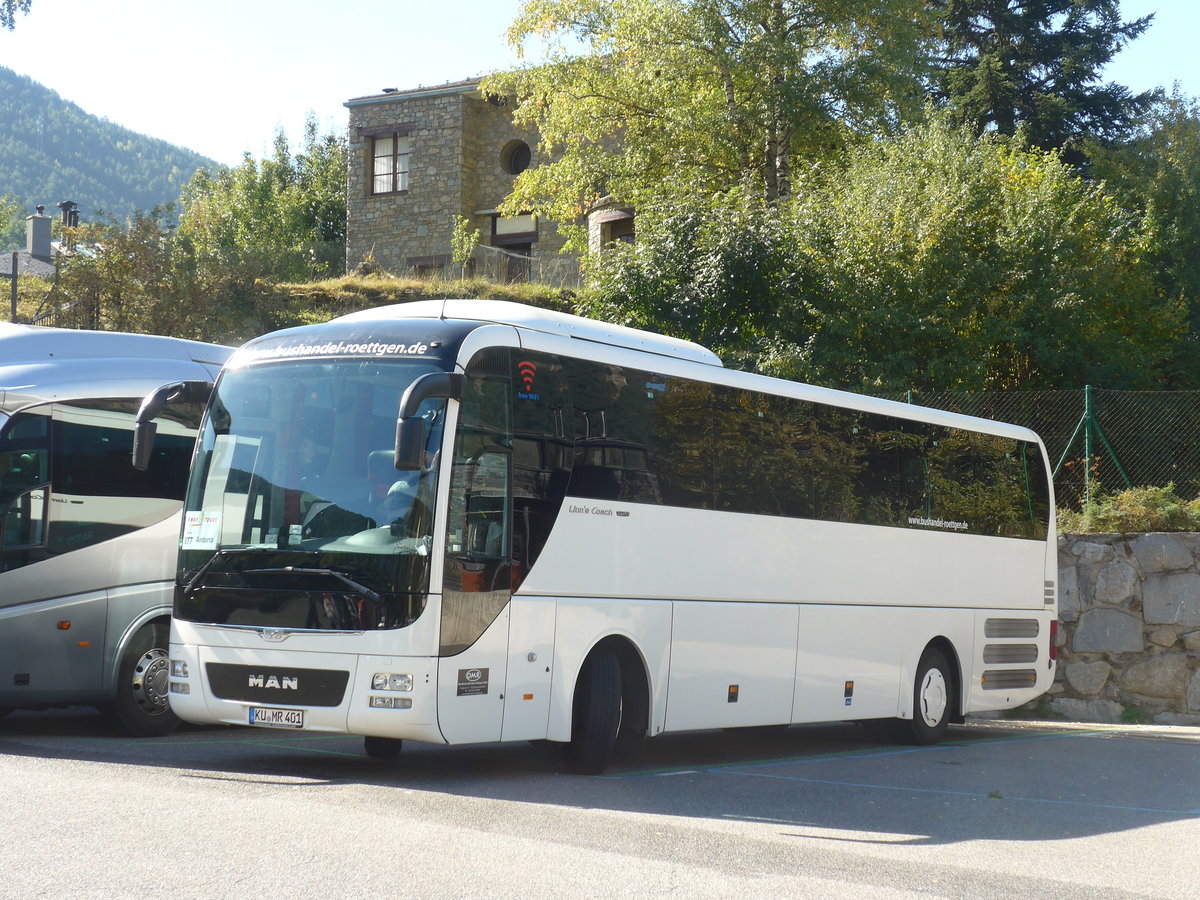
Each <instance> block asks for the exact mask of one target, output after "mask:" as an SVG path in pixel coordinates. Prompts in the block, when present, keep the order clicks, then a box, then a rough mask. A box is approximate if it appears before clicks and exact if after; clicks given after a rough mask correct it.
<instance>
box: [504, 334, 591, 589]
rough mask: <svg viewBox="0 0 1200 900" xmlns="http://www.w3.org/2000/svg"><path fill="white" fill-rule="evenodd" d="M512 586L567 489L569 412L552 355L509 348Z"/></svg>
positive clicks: (517, 583)
mask: <svg viewBox="0 0 1200 900" xmlns="http://www.w3.org/2000/svg"><path fill="white" fill-rule="evenodd" d="M509 365H510V368H511V372H512V381H511V384H512V397H511V399H512V495H513V498H512V500H513V525H512V560H513V589H514V590H515V589H516V588H517V587H519V586H520V581H521V580H522V579H523V578H524V576H525V574H526V573H528V571H529V569H530V567H531V566H532V565H533V564H534V563H535V562H536V561H537V558H538V556H539V555H540V554H541V552H542V548H543V547H544V546H545V544H546V540H547V539H548V538H549V537H550V530H551V529H552V528H553V526H554V521H555V519H556V518H557V517H558V513H559V510H560V509H561V508H562V502H563V498H564V497H565V496H566V494H567V483H568V481H569V480H570V478H571V465H572V463H573V462H574V455H575V453H574V422H575V416H574V412H573V410H572V408H571V401H570V397H569V395H568V393H567V386H566V381H565V379H564V376H563V367H562V363H561V361H560V360H559V359H558V357H555V356H548V355H546V354H543V353H530V352H528V351H510V353H509Z"/></svg>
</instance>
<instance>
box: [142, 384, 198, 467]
mask: <svg viewBox="0 0 1200 900" xmlns="http://www.w3.org/2000/svg"><path fill="white" fill-rule="evenodd" d="M212 390H213V385H212V382H211V381H175V382H172V383H171V384H164V385H163V386H162V387H160V388H157V389H156V390H154V391H152V392H151V393H149V394H147V395H146V399H144V400H143V401H142V405H141V407H140V408H139V409H138V413H137V418H136V419H134V422H133V467H134V468H135V469H137V470H138V471H139V472H145V471H146V470H147V469H148V468H150V457H151V456H152V455H153V453H154V436H155V435H156V434H158V423H156V422H155V421H154V419H155V418H156V417H157V416H158V414H159V413H161V412H162V411H163V407H165V406H166V405H167V404H168V403H177V402H180V401H182V402H184V403H205V402H207V401H208V398H209V397H210V396H211V395H212Z"/></svg>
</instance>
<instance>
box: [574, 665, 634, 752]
mask: <svg viewBox="0 0 1200 900" xmlns="http://www.w3.org/2000/svg"><path fill="white" fill-rule="evenodd" d="M620 730H621V664H620V662H618V660H617V657H616V655H615V654H613V652H612V651H611V650H597V651H595V652H593V653H592V655H591V656H589V657H588V658H587V660H586V661H585V662H584V664H583V668H582V669H580V670H579V680H578V681H577V682H576V684H575V700H574V703H573V705H572V712H571V742H570V743H569V744H567V746H566V759H567V765H568V766H569V767H570V769H571V771H573V772H575V773H577V774H579V775H599V774H600V773H601V772H603V771H604V769H605V767H606V766H607V765H608V764H609V762H610V761H611V760H612V757H613V750H614V749H615V747H616V744H617V733H618V732H619V731H620Z"/></svg>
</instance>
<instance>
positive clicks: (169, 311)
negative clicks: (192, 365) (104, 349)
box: [54, 209, 269, 341]
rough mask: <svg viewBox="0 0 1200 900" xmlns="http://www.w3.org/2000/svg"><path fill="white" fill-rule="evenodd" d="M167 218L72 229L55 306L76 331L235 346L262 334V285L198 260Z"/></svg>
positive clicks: (161, 213)
mask: <svg viewBox="0 0 1200 900" xmlns="http://www.w3.org/2000/svg"><path fill="white" fill-rule="evenodd" d="M170 213H171V211H170V210H167V209H157V210H154V211H152V212H150V213H138V214H137V215H135V216H132V217H130V218H129V219H128V220H127V221H126V222H115V221H111V220H109V221H104V222H87V223H85V224H83V225H81V226H79V227H78V228H74V229H70V232H71V233H70V234H68V235H67V238H68V239H69V240H70V241H71V242H72V243H73V245H74V246H75V247H76V248H77V250H78V252H77V253H75V254H74V255H72V256H69V257H64V258H62V259H60V262H59V278H58V283H57V284H56V285H55V288H54V292H55V298H54V299H55V303H56V304H58V305H64V306H66V307H68V308H69V309H70V311H71V315H70V316H69V318H72V319H73V320H74V321H75V323H76V324H77V325H79V326H82V327H92V328H101V329H104V330H111V331H134V332H143V333H149V334H169V335H173V336H175V337H186V338H194V339H197V340H216V341H231V340H232V341H237V340H244V339H246V338H248V337H251V336H253V335H254V334H256V333H259V332H260V331H261V330H266V329H265V328H264V327H262V326H265V325H267V324H269V323H268V322H266V321H264V320H263V318H262V316H261V314H260V313H259V311H258V303H257V300H258V294H259V291H260V290H261V288H260V284H259V282H257V281H256V279H255V278H253V277H252V276H250V275H247V274H246V273H245V272H242V271H239V270H236V269H234V270H230V269H228V268H226V267H224V266H222V265H220V264H217V263H216V261H214V260H211V259H207V260H206V259H203V258H201V257H198V256H197V255H196V254H195V253H194V250H193V247H192V245H191V243H190V242H188V241H184V240H180V239H179V237H178V235H177V234H176V233H175V231H174V229H173V228H172V226H171V224H170V220H171V215H170Z"/></svg>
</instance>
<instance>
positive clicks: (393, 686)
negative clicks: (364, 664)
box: [371, 672, 413, 691]
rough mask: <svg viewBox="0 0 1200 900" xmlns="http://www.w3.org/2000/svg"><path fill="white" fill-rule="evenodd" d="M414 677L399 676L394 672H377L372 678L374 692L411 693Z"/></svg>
mask: <svg viewBox="0 0 1200 900" xmlns="http://www.w3.org/2000/svg"><path fill="white" fill-rule="evenodd" d="M412 689H413V678H412V675H397V674H396V673H394V672H376V673H375V674H374V675H372V676H371V690H373V691H411V690H412Z"/></svg>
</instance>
